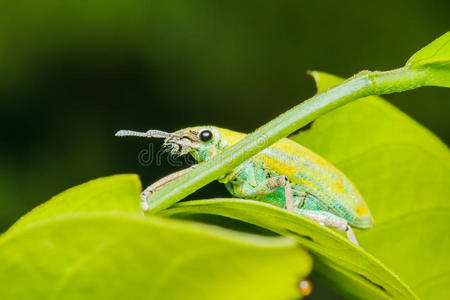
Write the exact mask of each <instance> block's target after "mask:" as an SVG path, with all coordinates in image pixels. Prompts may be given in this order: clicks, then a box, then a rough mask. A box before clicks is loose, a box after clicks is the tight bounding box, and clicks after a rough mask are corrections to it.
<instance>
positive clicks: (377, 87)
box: [147, 68, 426, 213]
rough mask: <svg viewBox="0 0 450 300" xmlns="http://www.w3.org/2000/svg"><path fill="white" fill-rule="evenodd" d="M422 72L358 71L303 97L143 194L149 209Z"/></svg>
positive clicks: (414, 82)
mask: <svg viewBox="0 0 450 300" xmlns="http://www.w3.org/2000/svg"><path fill="white" fill-rule="evenodd" d="M425 77H426V74H425V72H420V71H415V70H409V69H407V68H400V69H396V70H392V71H387V72H369V71H365V72H361V73H359V74H356V75H355V76H353V77H352V78H350V79H348V80H346V81H345V82H343V83H342V84H340V85H338V86H336V87H334V88H331V89H329V90H327V91H325V92H323V93H321V94H318V95H315V96H314V97H312V98H310V99H308V100H306V101H304V102H303V103H301V104H299V105H297V106H295V107H293V108H292V109H290V110H288V111H287V112H285V113H284V114H282V115H280V116H278V117H277V118H275V119H274V120H272V121H270V122H269V123H267V124H265V125H264V126H262V127H260V128H259V129H257V130H256V131H254V132H253V133H252V134H250V135H248V136H247V137H245V138H244V139H242V140H241V141H240V142H238V143H237V144H236V145H234V146H232V147H231V148H230V149H228V150H226V151H224V152H223V153H221V154H219V155H217V156H215V157H212V158H211V159H209V160H208V161H205V162H203V163H202V164H200V165H199V166H198V167H197V168H195V169H194V170H192V171H191V172H189V173H188V174H186V175H184V176H182V177H180V178H178V179H176V180H174V181H173V182H170V183H168V184H166V185H165V186H163V187H162V188H161V189H159V190H157V191H156V192H155V193H154V194H152V195H150V196H149V197H148V198H147V202H148V205H149V209H148V211H149V212H152V213H156V212H158V211H161V210H163V209H166V208H168V207H170V206H172V205H173V204H175V203H176V202H178V201H180V200H182V199H183V198H185V197H186V196H188V195H189V194H191V193H193V192H195V191H196V190H198V189H200V188H201V187H203V186H205V185H206V184H208V183H210V182H212V181H214V180H216V179H217V178H219V177H220V176H221V175H223V174H226V173H228V172H229V171H231V170H232V169H234V168H235V167H237V166H238V165H240V164H241V163H242V162H244V161H245V160H247V159H249V158H250V157H252V156H253V155H255V154H256V153H258V152H260V151H262V150H264V149H265V148H267V147H269V146H270V145H272V144H273V143H275V142H276V141H278V140H279V139H281V138H283V137H285V136H287V135H289V134H290V133H292V132H294V131H296V130H297V129H298V128H301V127H302V126H304V125H306V124H308V123H309V122H311V121H313V120H315V119H317V118H318V117H319V116H321V115H323V114H325V113H327V112H330V111H332V110H334V109H336V108H338V107H340V106H342V105H344V104H347V103H350V102H352V101H354V100H357V99H359V98H362V97H367V96H371V95H382V94H390V93H395V92H401V91H406V90H411V89H415V88H418V87H420V86H423V85H425V81H426V80H425V79H426V78H425Z"/></svg>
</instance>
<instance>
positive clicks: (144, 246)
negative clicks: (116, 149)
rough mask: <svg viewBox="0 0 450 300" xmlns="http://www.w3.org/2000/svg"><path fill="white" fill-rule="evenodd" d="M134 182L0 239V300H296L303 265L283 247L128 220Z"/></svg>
mask: <svg viewBox="0 0 450 300" xmlns="http://www.w3.org/2000/svg"><path fill="white" fill-rule="evenodd" d="M139 190H140V183H139V180H138V178H137V176H135V175H118V176H112V177H107V178H101V179H98V180H93V181H91V182H88V183H86V184H83V185H80V186H77V187H74V188H72V189H69V190H67V191H66V192H64V193H62V194H60V195H58V196H56V197H54V198H53V199H52V200H50V201H48V202H47V203H45V204H43V205H41V206H40V207H38V208H36V209H35V210H33V211H32V212H30V213H29V215H26V216H24V217H23V218H22V219H21V220H20V221H19V222H18V223H17V224H16V225H15V226H13V229H12V230H9V231H8V232H7V233H5V234H3V235H2V236H1V237H0V282H1V288H0V299H258V300H259V299H268V300H269V299H270V300H271V299H297V298H298V297H299V291H298V289H297V283H298V282H299V280H301V279H302V278H304V277H305V276H306V275H307V274H308V273H309V271H310V269H311V263H312V261H311V258H310V256H309V255H308V253H306V252H305V250H303V249H302V248H300V247H299V246H298V244H297V243H296V242H295V241H294V240H293V239H289V238H284V237H262V236H258V235H253V234H244V233H239V232H235V231H231V230H225V229H221V228H219V227H216V226H211V225H205V224H199V223H194V222H187V221H177V220H173V219H163V218H161V217H156V216H151V217H150V216H144V215H143V214H142V213H136V211H137V210H136V209H135V207H136V206H138V203H139V197H138V193H139Z"/></svg>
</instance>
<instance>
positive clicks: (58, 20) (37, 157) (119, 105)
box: [0, 0, 450, 231]
mask: <svg viewBox="0 0 450 300" xmlns="http://www.w3.org/2000/svg"><path fill="white" fill-rule="evenodd" d="M449 11H450V2H449V1H416V0H409V1H371V2H367V1H308V2H306V1H206V0H191V1H185V0H183V1H181V0H173V1H138V0H129V1H113V0H109V1H102V0H91V1H73V0H72V1H69V0H67V1H49V0H41V1H23V0H18V1H8V2H6V1H3V2H2V4H0V67H1V72H0V125H1V139H0V230H2V231H3V230H5V229H6V228H7V227H8V226H9V225H10V224H11V223H12V222H14V221H15V220H16V219H17V218H19V217H20V216H21V215H23V214H24V213H26V212H27V211H29V210H30V209H32V208H33V207H35V206H36V205H37V204H39V203H42V202H44V201H46V200H47V199H49V198H50V197H51V196H53V195H55V194H57V193H59V192H61V191H63V190H64V189H66V188H68V187H71V186H74V185H77V184H79V183H82V182H85V181H87V180H90V179H93V178H96V177H100V176H106V175H111V174H116V173H138V174H139V175H140V176H141V178H142V180H143V184H144V185H147V184H149V183H151V182H152V181H153V180H155V179H157V178H158V177H161V176H163V175H166V174H168V173H169V172H171V171H173V170H175V169H177V168H176V167H173V166H170V165H169V164H168V163H167V162H164V160H166V159H167V156H163V163H162V165H161V166H156V165H154V164H153V165H150V166H142V165H141V164H140V163H139V162H138V153H139V151H141V150H142V149H146V148H148V145H149V142H150V141H149V140H140V139H119V138H115V137H114V133H115V131H116V130H118V129H122V128H126V129H136V130H146V129H162V130H166V131H174V130H177V129H179V128H182V127H186V126H191V125H200V124H215V125H218V126H222V127H227V128H230V129H234V130H239V131H243V132H249V131H252V130H254V129H256V128H257V127H258V126H260V125H262V124H264V123H265V122H267V121H269V120H271V119H272V118H274V117H276V116H277V115H278V114H280V113H282V112H284V111H285V110H287V109H288V108H290V107H292V106H294V105H296V104H298V103H299V102H300V101H301V100H303V99H306V98H308V97H310V96H311V95H312V94H313V93H314V83H313V80H312V79H311V78H310V77H308V76H307V75H306V71H307V70H311V69H315V70H322V71H326V72H330V73H334V74H337V75H340V76H344V77H348V76H351V75H353V74H354V73H356V72H358V71H361V70H364V69H370V70H376V69H378V70H388V69H392V68H396V67H399V66H401V65H403V64H404V63H405V62H406V59H407V58H408V57H409V56H410V55H411V54H412V53H414V52H415V51H416V50H418V49H419V48H421V47H422V46H425V45H426V44H427V43H429V42H430V41H431V40H433V39H434V38H436V37H438V36H439V35H441V34H443V33H444V32H446V31H448V30H449V27H450V26H449V25H450V19H449V14H448V12H449ZM449 96H450V93H449V91H448V90H446V89H439V88H426V89H420V90H415V91H411V92H407V93H403V94H398V95H390V96H389V97H387V98H388V99H389V100H390V101H391V102H392V103H394V104H395V105H396V106H398V107H400V108H401V109H402V110H404V111H405V112H407V113H408V114H410V115H411V116H413V117H414V118H415V119H416V120H418V121H419V122H421V123H422V124H424V125H425V126H426V127H428V128H430V129H431V130H432V131H433V132H435V133H436V134H437V135H438V136H439V137H440V138H441V139H442V140H444V141H445V142H446V143H448V142H449V141H450V132H449V130H448V129H449V121H448V115H449V111H450V102H449V101H448V100H449ZM160 145H161V141H155V147H156V149H157V148H158V147H159V146H160ZM208 195H209V196H211V195H214V196H226V195H227V193H226V191H225V189H224V188H223V187H222V186H221V185H219V184H217V183H213V184H211V185H209V186H208V187H206V188H205V189H203V190H202V191H200V192H198V193H197V195H196V196H197V197H206V196H208Z"/></svg>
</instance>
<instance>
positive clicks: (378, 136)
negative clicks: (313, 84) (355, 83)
mask: <svg viewBox="0 0 450 300" xmlns="http://www.w3.org/2000/svg"><path fill="white" fill-rule="evenodd" d="M446 36H447V39H448V37H449V35H448V34H447V35H446ZM314 76H315V78H316V81H317V85H318V87H319V91H323V90H326V89H328V88H330V87H332V86H334V85H336V84H339V83H340V82H341V79H340V78H337V77H335V76H332V75H327V74H324V73H318V72H315V73H314ZM424 105H426V102H424ZM294 139H295V140H296V141H298V142H299V143H301V144H302V145H304V146H306V147H308V148H310V149H311V150H313V151H315V152H317V153H319V154H321V155H322V156H324V157H326V158H327V159H328V160H330V161H331V162H332V163H334V164H335V165H336V166H338V167H339V168H340V169H341V170H342V171H343V172H344V173H345V174H346V175H347V176H348V177H349V178H350V179H351V180H352V181H353V182H354V183H355V184H356V186H357V187H358V189H359V190H360V191H361V193H362V195H363V196H364V198H365V199H366V201H367V203H368V204H369V207H370V209H371V211H372V213H373V215H374V218H375V224H374V227H373V228H372V229H369V230H366V231H358V232H356V235H357V236H358V238H359V241H360V243H361V245H362V246H363V247H364V249H366V250H367V251H368V252H370V253H371V254H373V255H374V256H375V257H377V258H378V259H380V260H381V261H382V262H384V263H385V264H386V265H387V266H388V267H389V268H391V269H392V270H393V271H395V272H396V273H397V274H398V275H399V276H400V278H401V279H402V280H404V281H405V282H406V283H408V284H409V285H410V287H411V288H412V289H413V290H414V291H415V292H416V293H417V294H418V295H419V296H421V297H422V298H424V299H443V298H450V290H449V289H448V286H449V285H450V276H449V275H448V270H449V269H450V260H449V259H448V250H449V249H450V239H449V238H448V232H449V231H450V223H449V222H448V220H449V217H450V210H449V206H450V202H449V197H448V187H449V186H450V152H449V149H448V148H447V146H446V145H444V144H443V143H442V142H441V141H440V140H439V139H438V138H436V137H435V136H434V135H433V134H432V133H430V132H429V131H428V130H427V129H425V128H424V127H422V126H421V125H419V124H418V123H416V122H415V121H414V120H412V119H411V118H410V117H408V116H407V115H405V114H404V113H402V112H400V111H399V110H398V109H396V108H395V107H394V106H392V105H390V104H389V103H388V102H386V101H384V100H383V99H382V98H380V97H368V98H365V99H361V100H358V101H356V102H354V103H351V104H348V105H346V106H344V107H341V108H339V109H337V110H336V111H333V112H331V113H329V114H327V115H325V116H323V117H321V118H319V119H318V120H316V122H315V123H314V124H313V127H312V129H311V130H309V131H305V132H302V133H301V134H299V135H298V136H296V137H295V138H294Z"/></svg>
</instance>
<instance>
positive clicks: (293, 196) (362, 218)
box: [116, 126, 373, 244]
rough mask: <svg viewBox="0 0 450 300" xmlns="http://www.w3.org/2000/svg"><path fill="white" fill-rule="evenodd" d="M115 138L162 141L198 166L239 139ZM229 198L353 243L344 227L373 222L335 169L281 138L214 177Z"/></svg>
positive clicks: (234, 135) (210, 134) (200, 134)
mask: <svg viewBox="0 0 450 300" xmlns="http://www.w3.org/2000/svg"><path fill="white" fill-rule="evenodd" d="M116 136H138V137H149V138H164V139H165V140H164V147H165V148H167V149H168V150H169V151H170V152H171V153H173V154H177V155H185V154H190V155H192V156H193V157H194V158H195V160H197V161H198V162H199V163H200V162H202V161H204V160H207V159H208V158H210V157H212V156H214V155H216V154H218V153H221V152H222V151H224V150H225V149H227V148H229V147H231V146H233V145H234V144H235V143H237V142H238V141H240V140H241V139H242V138H244V137H245V134H243V133H239V132H235V131H231V130H228V129H223V128H219V127H215V126H198V127H190V128H185V129H181V130H178V131H176V132H173V133H168V132H164V131H160V130H149V131H147V132H136V131H130V130H120V131H118V132H117V133H116ZM194 167H195V165H194V166H192V167H190V168H187V169H184V170H181V171H178V172H176V173H173V174H171V175H169V176H167V177H164V178H163V179H161V180H159V181H157V182H155V183H154V184H152V185H151V186H149V187H148V188H146V189H145V190H144V191H143V192H142V194H141V198H142V208H143V209H144V210H146V209H147V208H148V204H147V200H146V199H147V197H148V195H149V194H150V193H152V192H154V191H155V190H157V189H158V188H159V187H161V186H162V185H164V184H166V183H167V182H170V181H172V180H174V179H175V178H177V177H180V176H182V175H183V174H186V173H187V172H189V171H190V170H191V169H192V168H194ZM218 180H219V182H221V183H224V184H225V186H226V188H227V190H228V191H229V192H230V193H231V194H232V195H233V196H235V197H239V198H244V199H253V200H257V201H263V202H267V203H270V204H273V205H276V206H279V207H283V208H286V209H287V210H289V211H291V212H293V213H296V214H299V215H302V216H304V217H307V218H309V219H312V220H314V221H316V222H318V223H320V224H322V225H324V226H332V227H335V228H337V229H338V230H342V231H346V232H347V236H348V238H349V240H350V241H352V242H353V243H355V244H358V243H357V240H356V238H355V236H354V233H353V231H352V229H351V227H350V225H352V226H354V227H358V228H370V227H372V224H373V218H372V215H371V213H370V210H369V208H368V206H367V204H366V203H365V202H364V199H363V198H362V196H361V194H360V193H359V192H358V190H357V189H356V187H355V186H354V185H353V183H352V182H351V181H350V180H349V179H348V178H347V177H346V176H345V175H344V174H343V173H342V172H341V171H339V170H338V169H337V168H336V167H335V166H333V165H332V164H331V163H329V162H328V161H326V160H325V159H324V158H322V157H320V156H319V155H317V154H316V153H314V152H312V151H310V150H308V149H307V148H305V147H303V146H301V145H300V144H298V143H296V142H294V141H292V140H290V139H287V138H284V139H281V140H280V141H278V142H276V143H275V144H273V145H272V146H270V147H268V148H266V149H265V150H263V151H261V152H260V153H258V154H256V155H255V156H253V157H252V158H250V159H248V160H247V161H245V162H244V163H242V164H241V165H239V166H238V167H237V168H235V169H234V170H232V171H231V172H230V173H228V174H225V175H223V176H222V177H220V178H219V179H218Z"/></svg>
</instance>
